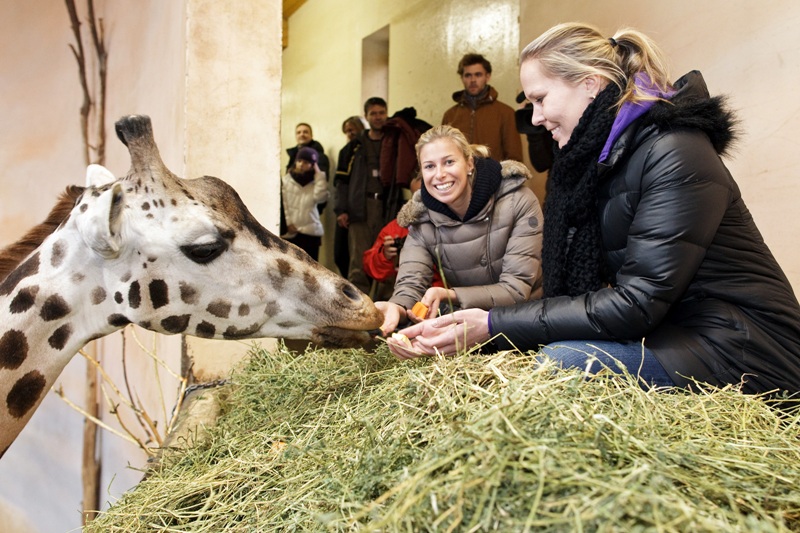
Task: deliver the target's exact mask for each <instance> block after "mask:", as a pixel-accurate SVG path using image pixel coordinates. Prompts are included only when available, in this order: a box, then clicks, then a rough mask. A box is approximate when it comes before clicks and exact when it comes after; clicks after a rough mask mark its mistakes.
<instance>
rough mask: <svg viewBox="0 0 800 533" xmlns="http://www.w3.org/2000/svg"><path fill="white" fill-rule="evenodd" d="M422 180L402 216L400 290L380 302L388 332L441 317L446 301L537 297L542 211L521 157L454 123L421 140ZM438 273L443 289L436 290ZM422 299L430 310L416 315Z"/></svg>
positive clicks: (462, 303)
mask: <svg viewBox="0 0 800 533" xmlns="http://www.w3.org/2000/svg"><path fill="white" fill-rule="evenodd" d="M416 148H417V157H418V159H419V161H420V168H421V173H422V180H423V185H422V188H421V189H420V191H418V192H417V193H415V194H414V196H413V198H412V199H411V201H410V202H408V203H407V204H406V205H405V206H404V207H403V209H402V210H401V211H400V213H399V214H398V216H397V221H398V223H399V224H400V225H401V226H403V227H408V228H409V233H408V238H407V239H406V242H405V244H404V246H403V249H402V251H401V253H400V265H399V267H398V274H397V281H396V283H395V289H394V294H393V295H392V297H391V298H390V300H389V301H388V302H377V303H376V305H377V306H378V308H379V309H381V311H383V312H384V316H385V320H384V323H383V326H382V328H381V329H382V330H383V332H384V333H386V334H389V333H391V332H392V331H394V329H395V328H396V327H397V326H398V324H399V323H400V322H401V321H405V320H411V321H413V322H418V321H419V320H421V319H424V318H431V317H435V316H437V314H438V313H439V308H440V305H444V307H445V308H447V309H452V308H454V307H479V308H481V309H490V308H491V307H494V306H496V305H510V304H513V303H518V302H524V301H527V300H529V299H530V298H538V297H539V295H540V293H541V289H540V287H541V278H540V257H541V244H542V211H541V208H540V207H539V202H538V200H537V199H536V196H535V195H534V194H533V192H532V191H531V190H530V189H529V188H528V187H527V186H526V185H525V182H526V181H527V180H528V178H529V177H530V174H529V172H528V170H527V169H526V168H525V166H524V165H522V164H521V163H518V162H516V161H505V162H503V163H499V162H497V161H495V160H493V159H490V158H488V157H487V156H486V154H487V151H486V148H485V147H482V146H473V145H470V144H469V143H468V142H467V139H466V137H464V135H463V134H462V133H461V132H460V131H459V130H458V129H456V128H453V127H451V126H446V125H443V126H437V127H434V128H432V129H430V130H428V131H427V132H425V133H424V134H422V136H421V137H420V139H419V141H418V142H417V147H416ZM434 271H437V272H438V273H439V274H440V276H441V279H442V280H443V282H444V287H432V286H431V285H432V283H433V274H434ZM418 301H421V302H422V303H423V304H424V305H425V306H427V308H428V311H427V313H426V314H425V315H424V316H422V317H418V316H417V315H415V314H414V313H412V312H410V311H409V309H412V307H413V306H414V304H415V303H416V302H418Z"/></svg>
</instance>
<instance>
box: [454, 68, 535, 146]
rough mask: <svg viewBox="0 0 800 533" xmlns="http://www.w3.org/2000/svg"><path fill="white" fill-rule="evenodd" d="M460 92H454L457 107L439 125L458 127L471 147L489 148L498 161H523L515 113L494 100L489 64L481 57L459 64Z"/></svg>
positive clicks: (494, 93)
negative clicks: (462, 85)
mask: <svg viewBox="0 0 800 533" xmlns="http://www.w3.org/2000/svg"><path fill="white" fill-rule="evenodd" d="M458 75H459V76H460V77H461V82H462V83H463V84H464V90H463V91H457V92H455V93H453V100H455V102H456V105H454V106H453V107H451V108H450V109H448V110H447V111H445V113H444V117H443V118H442V124H449V125H450V126H453V127H454V128H458V129H459V130H461V132H462V133H464V135H465V136H466V137H467V139H468V140H469V142H470V143H472V144H483V145H486V146H488V147H489V150H490V154H489V155H490V156H491V157H492V159H496V160H497V161H505V160H507V159H513V160H515V161H522V141H521V139H520V135H519V132H518V131H517V128H516V124H515V121H514V110H513V109H512V108H511V107H510V106H508V105H506V104H504V103H503V102H500V101H499V100H498V99H497V91H496V90H495V89H494V88H493V87H492V86H491V85H489V81H490V80H491V79H492V64H491V63H489V61H488V60H487V59H486V58H485V57H483V56H482V55H481V54H466V55H465V56H464V57H462V58H461V61H459V63H458Z"/></svg>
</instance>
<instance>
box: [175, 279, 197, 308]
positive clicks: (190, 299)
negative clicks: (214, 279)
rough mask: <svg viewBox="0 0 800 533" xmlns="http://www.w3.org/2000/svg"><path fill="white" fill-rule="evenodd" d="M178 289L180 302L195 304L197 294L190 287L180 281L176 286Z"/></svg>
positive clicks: (195, 290)
mask: <svg viewBox="0 0 800 533" xmlns="http://www.w3.org/2000/svg"><path fill="white" fill-rule="evenodd" d="M178 287H179V288H180V291H181V301H182V302H183V303H185V304H189V305H194V304H196V303H197V298H198V292H197V289H195V288H194V287H193V286H192V285H189V284H188V283H186V282H185V281H181V282H180V283H179V284H178Z"/></svg>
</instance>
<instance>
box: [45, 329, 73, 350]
mask: <svg viewBox="0 0 800 533" xmlns="http://www.w3.org/2000/svg"><path fill="white" fill-rule="evenodd" d="M70 336H72V325H71V324H64V325H63V326H61V327H59V328H58V329H56V330H55V331H54V332H53V334H52V335H50V338H48V339H47V343H48V344H49V345H50V346H51V347H53V348H54V349H56V350H63V349H64V346H66V345H67V341H69V338H70Z"/></svg>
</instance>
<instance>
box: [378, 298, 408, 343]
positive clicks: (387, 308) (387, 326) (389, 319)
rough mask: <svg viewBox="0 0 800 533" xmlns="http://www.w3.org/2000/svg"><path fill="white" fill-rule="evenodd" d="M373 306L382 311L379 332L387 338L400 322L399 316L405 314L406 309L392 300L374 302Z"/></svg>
mask: <svg viewBox="0 0 800 533" xmlns="http://www.w3.org/2000/svg"><path fill="white" fill-rule="evenodd" d="M375 307H377V308H378V311H380V312H381V313H383V324H382V325H381V333H383V336H384V337H386V338H387V339H388V338H389V337H390V335H391V334H392V332H394V330H395V329H397V325H398V324H399V323H400V317H403V316H405V315H406V310H405V309H403V308H402V307H400V306H399V305H397V304H396V303H392V302H375Z"/></svg>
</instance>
